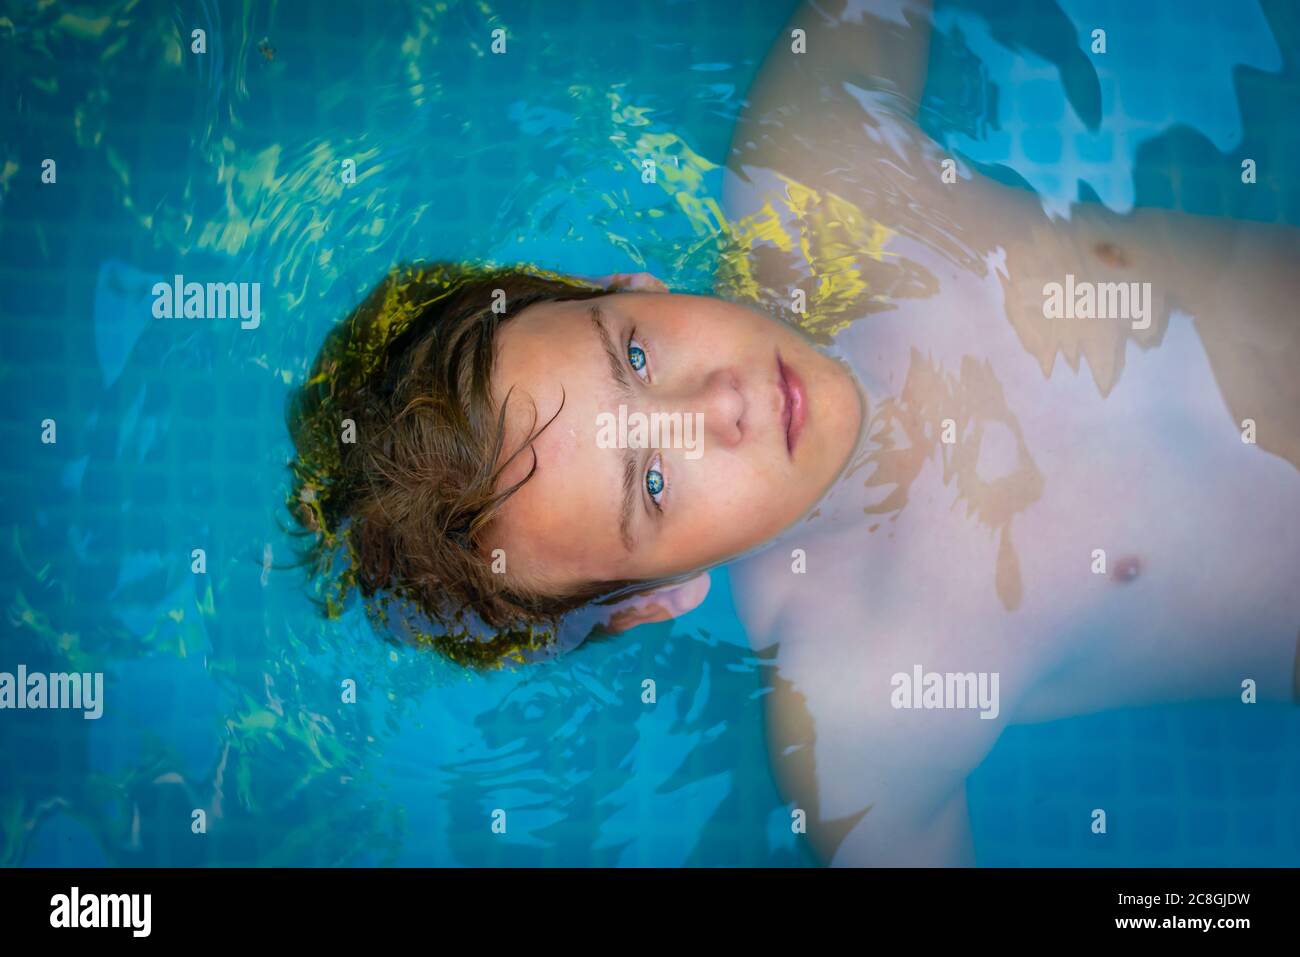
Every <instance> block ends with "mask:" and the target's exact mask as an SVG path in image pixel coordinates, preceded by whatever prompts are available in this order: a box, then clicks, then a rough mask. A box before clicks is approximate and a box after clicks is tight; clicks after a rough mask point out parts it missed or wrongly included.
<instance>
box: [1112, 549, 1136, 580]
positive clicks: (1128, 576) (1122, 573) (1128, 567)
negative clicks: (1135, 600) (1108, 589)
mask: <svg viewBox="0 0 1300 957" xmlns="http://www.w3.org/2000/svg"><path fill="white" fill-rule="evenodd" d="M1141 574H1142V559H1140V558H1138V557H1137V556H1136V555H1125V556H1124V557H1123V558H1121V559H1120V560H1119V561H1117V562H1116V563H1115V564H1114V566H1113V567H1112V568H1111V572H1110V580H1111V581H1113V582H1115V583H1116V584H1119V585H1127V584H1128V583H1129V582H1131V581H1134V580H1135V579H1136V578H1137V577H1138V576H1139V575H1141Z"/></svg>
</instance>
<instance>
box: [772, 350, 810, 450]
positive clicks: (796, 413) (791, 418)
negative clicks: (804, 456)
mask: <svg viewBox="0 0 1300 957" xmlns="http://www.w3.org/2000/svg"><path fill="white" fill-rule="evenodd" d="M776 369H777V374H778V379H777V381H778V384H779V385H780V388H781V424H782V426H783V427H784V429H785V449H786V452H787V453H788V454H789V455H790V457H791V458H793V457H794V448H795V445H797V444H798V442H799V435H800V433H801V432H802V431H803V425H804V422H805V421H806V420H807V418H808V397H807V394H806V393H805V391H804V386H803V380H802V379H800V378H799V374H798V373H797V372H795V371H794V370H793V369H791V368H790V367H789V366H788V365H786V364H785V363H784V362H782V361H781V354H780V353H779V352H778V353H777V355H776Z"/></svg>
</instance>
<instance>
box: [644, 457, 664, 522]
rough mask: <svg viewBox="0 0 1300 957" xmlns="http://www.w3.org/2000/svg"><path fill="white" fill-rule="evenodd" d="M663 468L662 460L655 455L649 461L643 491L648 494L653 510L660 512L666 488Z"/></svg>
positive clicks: (662, 507)
mask: <svg viewBox="0 0 1300 957" xmlns="http://www.w3.org/2000/svg"><path fill="white" fill-rule="evenodd" d="M663 468H664V464H663V460H662V459H661V458H660V457H659V456H658V455H656V456H655V457H654V458H652V459H651V460H650V467H649V468H648V469H646V473H645V490H646V492H648V493H649V495H650V501H651V502H653V503H654V506H655V508H656V509H658V510H659V511H661V512H662V511H663V510H664V505H663V500H664V493H665V491H666V490H667V488H668V482H667V481H666V480H665V479H664V472H663Z"/></svg>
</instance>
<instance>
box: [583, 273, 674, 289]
mask: <svg viewBox="0 0 1300 957" xmlns="http://www.w3.org/2000/svg"><path fill="white" fill-rule="evenodd" d="M596 282H598V283H600V284H601V285H602V286H604V287H605V288H606V289H608V290H609V291H610V292H623V291H628V292H667V291H668V287H667V286H666V285H664V283H663V282H662V281H661V280H659V279H657V278H655V277H654V276H652V275H650V273H648V272H616V273H610V274H609V275H608V276H598V277H597V278H596Z"/></svg>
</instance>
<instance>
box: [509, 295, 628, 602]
mask: <svg viewBox="0 0 1300 957" xmlns="http://www.w3.org/2000/svg"><path fill="white" fill-rule="evenodd" d="M603 301H604V300H603V299H600V300H594V301H593V300H580V301H568V302H545V303H537V304H535V305H533V306H530V307H529V308H528V309H526V310H525V311H524V312H523V313H521V314H520V315H519V316H518V317H516V318H515V319H513V320H511V321H510V322H509V323H507V324H506V325H505V326H503V327H502V329H501V332H500V333H499V335H498V336H497V340H498V341H497V351H496V357H495V360H494V365H493V372H492V392H493V398H494V400H495V401H496V402H497V405H498V408H499V407H500V406H501V404H502V403H505V408H506V432H505V443H504V446H503V453H502V460H503V461H504V460H505V459H506V458H508V457H509V456H510V454H511V453H512V452H514V451H515V450H516V449H518V448H520V447H521V446H522V445H523V444H524V443H525V442H526V441H527V439H528V436H529V435H530V434H531V433H532V432H534V431H536V430H537V429H538V428H540V427H541V426H543V425H546V428H545V429H543V430H542V431H541V434H540V435H538V436H537V438H536V439H534V441H533V443H532V451H533V452H535V453H536V456H537V458H536V462H537V468H536V471H535V472H534V473H533V476H532V478H530V479H529V480H528V481H527V482H525V483H524V485H523V486H521V487H520V488H519V489H518V490H517V491H516V492H515V493H514V494H513V495H512V496H511V497H510V498H509V499H508V500H507V501H506V503H505V505H504V506H503V507H502V510H501V511H500V512H499V513H498V518H497V521H496V522H495V529H494V535H493V536H492V538H493V540H494V542H495V545H496V546H497V547H501V548H504V549H505V551H506V560H507V567H508V568H509V567H510V561H511V558H512V557H514V558H515V559H517V562H516V566H515V569H516V570H517V571H518V572H519V573H520V574H522V575H523V577H525V578H526V579H530V580H531V579H534V578H541V579H543V580H546V581H549V582H553V583H555V584H569V583H576V582H578V581H592V580H601V579H605V578H610V577H612V575H611V570H610V567H609V566H610V559H611V558H612V557H615V556H617V555H619V554H620V553H621V551H622V547H623V546H622V543H621V539H620V536H619V532H618V512H619V504H620V503H619V499H618V493H619V487H620V486H619V482H620V477H619V476H620V471H619V469H620V457H619V452H618V450H616V449H601V448H598V447H597V445H596V430H597V424H596V416H597V414H598V413H599V412H600V411H601V410H602V409H607V408H609V407H610V406H609V403H610V402H611V400H612V399H613V391H612V385H611V383H610V381H609V374H608V361H607V359H606V357H605V354H604V350H603V349H602V347H601V345H600V340H599V338H598V336H597V334H596V330H595V327H594V326H593V324H592V318H591V308H592V306H593V305H595V304H597V303H602V304H603ZM507 394H508V395H509V400H508V401H507V398H506V397H507ZM534 409H535V416H534ZM552 417H554V418H552ZM548 420H549V425H547V422H548ZM532 464H533V456H532V455H531V454H529V452H528V451H527V450H525V451H524V452H522V453H521V454H519V455H518V456H516V457H515V459H514V461H513V462H511V463H510V464H509V465H508V466H507V467H506V468H505V470H504V471H503V472H502V474H501V477H500V479H499V482H498V488H505V487H509V486H510V485H513V484H514V483H516V482H518V481H520V480H522V479H523V478H524V476H525V475H527V474H528V470H529V468H530V467H531V466H532Z"/></svg>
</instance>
